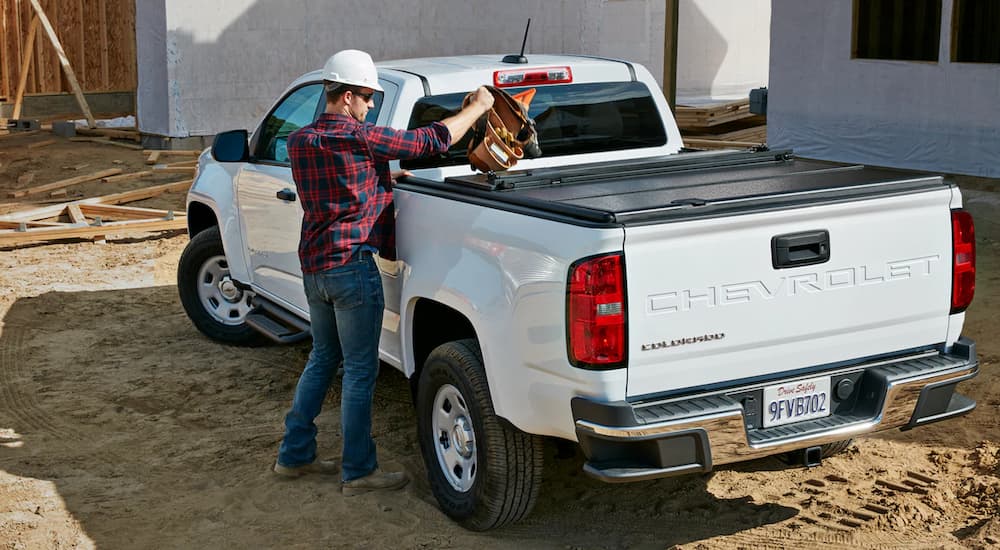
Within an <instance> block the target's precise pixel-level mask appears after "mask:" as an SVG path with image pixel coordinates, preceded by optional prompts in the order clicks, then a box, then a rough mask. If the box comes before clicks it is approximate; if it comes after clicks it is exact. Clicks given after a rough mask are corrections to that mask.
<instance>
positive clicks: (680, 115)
mask: <svg viewBox="0 0 1000 550" xmlns="http://www.w3.org/2000/svg"><path fill="white" fill-rule="evenodd" d="M675 116H676V118H677V126H679V127H680V130H681V135H682V136H683V137H684V144H685V145H686V146H687V147H693V148H697V149H719V148H732V147H736V148H746V147H754V146H758V145H762V144H766V143H767V119H766V118H765V117H763V116H760V115H755V114H753V113H751V112H750V99H749V98H747V99H741V100H738V101H730V102H722V103H713V104H708V105H697V106H689V105H678V106H677V108H676V114H675ZM748 144H749V145H748Z"/></svg>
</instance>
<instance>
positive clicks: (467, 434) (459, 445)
mask: <svg viewBox="0 0 1000 550" xmlns="http://www.w3.org/2000/svg"><path fill="white" fill-rule="evenodd" d="M451 440H452V441H453V442H454V443H455V450H457V451H458V453H459V454H461V455H462V456H463V457H465V458H469V457H470V456H472V426H470V425H469V421H468V420H467V419H466V418H465V417H464V416H463V417H459V418H457V419H456V420H455V426H454V427H453V428H452V429H451Z"/></svg>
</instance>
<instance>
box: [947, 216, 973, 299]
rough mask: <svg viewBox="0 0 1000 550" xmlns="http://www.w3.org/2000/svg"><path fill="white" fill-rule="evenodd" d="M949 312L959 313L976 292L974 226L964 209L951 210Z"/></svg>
mask: <svg viewBox="0 0 1000 550" xmlns="http://www.w3.org/2000/svg"><path fill="white" fill-rule="evenodd" d="M951 241H952V247H951V250H952V252H951V254H952V256H951V258H952V260H951V312H952V313H961V312H963V311H965V308H967V307H969V304H971V303H972V296H973V295H974V294H975V293H976V228H975V224H973V223H972V215H971V214H969V213H968V212H966V211H965V210H952V211H951Z"/></svg>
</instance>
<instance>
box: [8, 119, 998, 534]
mask: <svg viewBox="0 0 1000 550" xmlns="http://www.w3.org/2000/svg"><path fill="white" fill-rule="evenodd" d="M43 138H45V139H47V138H49V136H35V137H8V138H2V139H0V165H2V166H0V196H6V192H7V191H10V190H12V189H16V188H18V187H19V186H18V184H17V179H18V177H19V176H20V175H22V174H23V173H24V172H26V171H28V170H33V171H35V172H37V175H36V179H35V182H34V184H33V185H38V184H41V183H46V182H49V181H55V180H57V179H61V178H64V177H69V176H68V174H69V175H71V174H72V173H73V172H74V171H75V170H74V168H75V167H78V166H79V165H81V164H87V165H88V166H87V167H85V168H83V169H82V170H95V171H96V170H100V169H103V168H107V167H113V166H123V167H125V168H126V169H127V170H129V171H132V170H142V169H145V168H146V167H145V165H144V164H143V157H142V155H141V154H140V153H139V152H137V151H129V150H126V149H119V148H116V147H111V146H106V145H98V144H84V143H70V142H67V141H64V140H59V143H57V144H55V145H50V146H48V147H43V148H39V149H35V150H31V151H29V150H26V149H25V145H26V144H27V143H30V142H32V141H39V140H41V139H43ZM116 160H117V161H120V162H121V164H115V163H114V162H113V161H116ZM170 179H171V178H169V177H163V179H162V180H163V181H169V180H170ZM172 179H178V178H176V177H175V178H172ZM959 181H960V183H961V184H962V186H963V189H964V192H965V196H966V205H967V208H968V209H970V210H971V211H972V213H973V214H974V216H975V218H976V223H977V227H976V229H977V237H978V255H979V256H978V268H979V273H978V281H977V282H978V285H977V291H976V299H975V301H974V303H973V306H972V308H971V309H970V310H969V313H968V315H967V318H966V325H965V334H966V335H967V336H969V337H972V338H973V339H975V340H976V341H977V343H978V351H979V355H980V358H981V362H982V370H981V373H980V375H979V377H978V378H976V379H974V380H972V381H970V382H967V383H965V384H963V386H962V390H963V391H964V393H966V394H967V395H970V396H971V397H973V398H974V399H976V400H977V401H978V403H979V407H978V408H977V409H976V411H975V412H973V413H972V414H971V415H969V416H967V417H965V418H963V419H960V420H957V421H949V422H943V423H939V424H935V425H932V426H928V427H926V428H924V429H919V430H914V431H911V432H905V433H904V432H892V433H888V434H886V435H881V436H876V437H872V438H868V439H863V440H860V441H858V442H857V443H856V445H855V446H854V447H853V448H851V449H850V450H849V451H848V452H846V453H844V454H843V455H840V456H837V457H835V458H832V459H829V460H826V461H824V463H823V464H822V465H821V466H820V467H818V468H814V469H808V470H807V469H803V468H800V467H790V466H787V465H785V464H784V463H782V462H781V461H780V460H778V459H776V458H768V459H762V460H758V461H755V462H750V463H744V464H741V465H737V466H735V467H732V468H726V469H722V470H720V471H717V472H716V473H714V475H712V476H706V477H697V476H694V477H684V478H675V479H664V480H658V481H652V482H643V483H635V484H625V485H607V484H603V483H600V482H597V481H595V480H592V479H590V478H588V477H587V476H585V475H584V474H583V473H582V471H581V465H582V457H581V456H580V455H579V454H577V455H576V456H573V457H568V458H566V457H561V456H559V455H560V453H558V452H557V449H556V446H555V445H554V444H551V443H549V444H547V445H546V470H545V477H544V485H543V488H542V492H541V496H540V497H539V501H538V505H537V506H536V508H535V511H534V513H533V514H532V515H531V516H530V518H528V520H527V521H525V522H523V523H521V524H518V525H515V526H512V527H509V528H505V529H501V530H497V531H494V532H489V533H471V532H467V531H465V530H463V529H462V528H460V527H458V526H457V525H455V524H454V523H452V522H451V521H450V520H448V519H447V518H446V517H445V516H444V515H443V514H442V513H441V512H440V511H439V510H438V508H437V506H436V505H435V501H434V498H433V496H432V495H431V492H430V489H429V486H428V483H427V481H426V474H425V470H424V466H423V464H422V462H421V460H420V456H419V449H418V445H417V441H416V437H415V422H414V417H413V414H412V407H411V404H410V398H409V391H408V386H407V384H406V381H405V380H404V378H403V377H402V375H400V374H399V373H398V372H396V371H394V370H392V369H390V368H385V369H383V371H382V374H381V375H380V378H379V382H378V388H377V394H376V397H375V405H376V408H375V423H374V431H375V434H376V438H377V440H378V444H379V450H380V457H381V459H382V461H383V462H384V463H386V462H388V463H390V464H396V465H401V466H402V467H403V468H405V469H406V470H407V471H408V472H409V474H410V475H411V477H412V478H413V479H414V481H413V482H412V483H411V484H410V485H409V486H407V488H406V489H404V490H403V491H401V492H397V493H392V494H374V495H368V496H359V497H354V498H350V499H345V498H343V497H342V496H341V494H340V493H339V491H338V485H337V484H336V483H335V482H333V483H331V482H323V481H313V480H297V481H291V482H289V481H281V480H278V479H276V478H275V477H274V476H272V475H271V474H270V473H269V466H270V465H271V463H272V461H273V460H274V457H275V453H276V450H277V446H278V442H279V440H280V438H281V434H282V417H283V414H284V412H285V410H286V408H287V407H288V406H289V403H290V400H291V396H292V391H293V388H294V384H295V382H296V380H297V377H298V374H299V371H300V370H301V368H302V366H303V365H304V364H305V360H306V356H307V354H308V351H309V347H308V344H302V345H298V346H286V347H264V348H256V349H244V348H234V347H227V346H223V345H220V344H217V343H214V342H212V341H209V340H208V339H206V338H205V337H203V336H202V335H201V334H200V333H198V332H197V331H196V330H195V329H194V327H193V326H192V325H191V323H190V322H188V319H187V317H186V316H185V314H184V312H183V310H182V309H181V306H180V303H179V301H178V298H177V290H176V287H175V266H176V265H177V260H178V258H179V256H180V253H181V250H182V249H183V247H184V246H185V244H186V243H187V240H188V239H187V236H186V235H184V234H177V233H173V234H166V235H163V234H160V235H149V236H148V237H147V238H135V237H132V238H127V239H116V238H114V237H113V236H108V240H107V242H106V243H103V244H102V243H93V242H68V243H66V242H64V243H59V244H46V245H36V246H29V247H24V248H18V249H5V250H0V549H4V550H5V549H26V548H81V549H86V548H184V549H188V548H386V547H391V548H473V547H474V548H479V549H493V548H667V547H681V548H762V547H768V548H800V547H801V548H809V547H820V546H822V547H828V548H879V549H882V548H986V547H990V546H1000V519H998V515H1000V423H998V420H997V419H998V413H1000V374H998V372H997V363H998V360H1000V341H998V340H997V339H996V337H997V334H998V317H997V315H996V311H997V301H998V299H1000V269H998V268H1000V266H998V261H1000V254H998V252H1000V224H998V220H1000V216H998V213H1000V193H997V189H996V186H997V183H998V182H996V181H990V180H977V179H973V178H961V179H960V180H959ZM149 184H150V182H148V181H147V182H133V183H129V184H120V185H112V184H100V183H98V184H88V185H83V186H78V187H75V188H71V196H70V198H73V196H72V195H73V194H74V193H76V194H77V196H96V195H102V194H107V193H111V192H117V191H124V190H127V189H131V188H135V187H140V186H143V185H149ZM134 205H135V206H149V207H154V208H173V209H177V210H180V209H181V208H183V195H182V194H180V193H174V194H172V195H163V196H161V197H158V198H155V199H149V200H147V201H143V202H140V203H135V204H134ZM4 208H10V207H4ZM339 400H340V396H339V388H337V387H334V389H333V390H332V392H331V395H330V396H329V399H328V401H327V408H326V410H325V411H324V413H323V415H321V417H320V419H319V424H320V434H321V435H320V437H321V439H320V452H321V455H323V456H337V455H338V454H339V443H340V439H339V428H338V416H339V410H338V404H339ZM911 473H916V474H918V475H922V476H926V478H928V479H931V480H933V481H932V482H929V483H926V482H921V481H919V480H918V479H917V478H916V477H914V476H913V475H912V474H911ZM883 482H889V483H890V484H892V483H894V484H897V485H903V486H910V487H914V485H915V487H914V488H913V490H909V491H902V490H893V489H890V488H888V487H886V486H884V485H882V484H881V483H883ZM907 482H909V483H911V484H914V485H907ZM866 506H867V508H866Z"/></svg>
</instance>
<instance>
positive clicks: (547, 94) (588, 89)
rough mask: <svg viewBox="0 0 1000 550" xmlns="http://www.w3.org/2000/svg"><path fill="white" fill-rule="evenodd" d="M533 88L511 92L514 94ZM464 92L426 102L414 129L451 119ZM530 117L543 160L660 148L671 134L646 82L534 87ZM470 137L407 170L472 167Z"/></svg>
mask: <svg viewBox="0 0 1000 550" xmlns="http://www.w3.org/2000/svg"><path fill="white" fill-rule="evenodd" d="M526 89H529V88H506V91H507V92H508V93H510V94H511V95H514V94H516V93H518V92H521V91H524V90H526ZM464 98H465V94H464V93H458V94H443V95H435V96H428V97H424V98H421V99H420V100H419V101H418V102H417V104H416V105H415V106H414V107H413V114H412V115H411V116H410V123H409V127H410V128H411V129H412V128H419V127H421V126H427V125H428V124H430V123H432V122H434V121H438V120H441V119H444V118H447V117H449V116H451V115H453V114H455V113H457V112H458V111H459V110H460V109H461V107H462V99H464ZM528 114H529V116H531V117H532V118H534V119H535V126H536V128H537V130H538V140H539V145H540V146H541V149H542V157H558V156H563V155H579V154H582V153H596V152H602V151H618V150H622V149H638V148H642V147H659V146H661V145H664V144H666V142H667V135H666V131H665V130H664V128H663V121H662V120H661V119H660V113H659V111H658V110H657V108H656V103H655V102H654V101H653V97H652V96H651V95H650V92H649V89H648V88H647V87H646V85H645V84H643V83H641V82H595V83H591V84H563V85H555V86H537V87H535V96H534V98H533V99H532V100H531V106H530V108H529V109H528ZM470 135H471V132H469V133H467V134H466V135H465V137H464V138H462V139H461V140H460V141H458V142H457V143H453V144H452V146H451V149H449V150H448V152H447V153H445V154H442V155H438V156H434V157H427V158H422V159H415V160H404V161H402V162H401V163H400V166H402V167H403V168H408V169H418V168H437V167H440V166H454V165H459V164H468V162H469V161H468V159H467V158H466V156H465V153H466V148H467V146H468V143H469V137H470Z"/></svg>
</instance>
